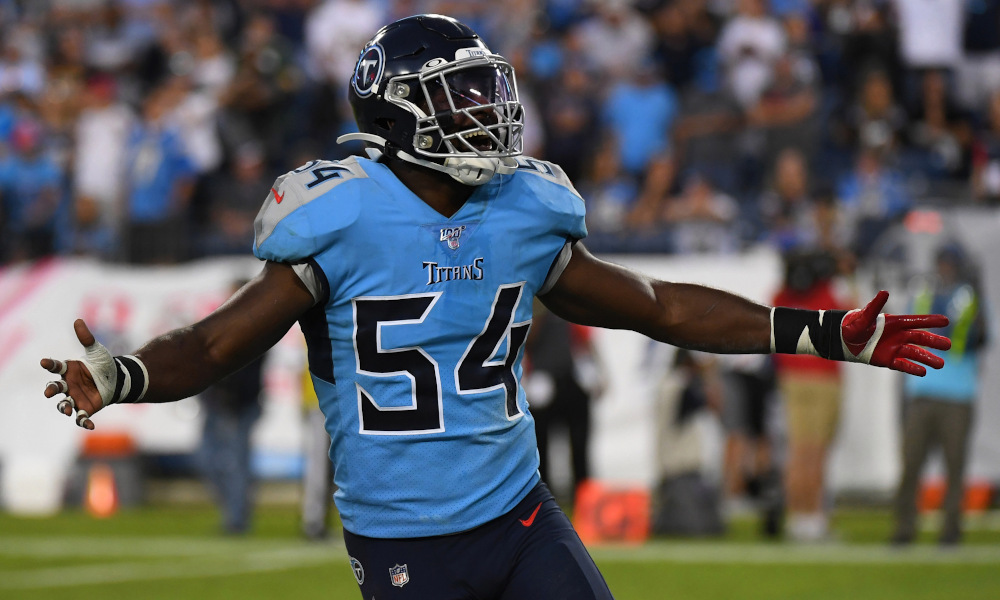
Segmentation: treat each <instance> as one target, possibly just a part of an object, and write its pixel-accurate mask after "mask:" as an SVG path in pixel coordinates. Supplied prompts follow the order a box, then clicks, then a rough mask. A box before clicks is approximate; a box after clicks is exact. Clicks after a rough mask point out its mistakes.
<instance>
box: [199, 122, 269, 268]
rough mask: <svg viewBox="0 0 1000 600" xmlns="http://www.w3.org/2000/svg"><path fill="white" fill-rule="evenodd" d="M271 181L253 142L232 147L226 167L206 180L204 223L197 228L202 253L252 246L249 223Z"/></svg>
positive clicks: (230, 251)
mask: <svg viewBox="0 0 1000 600" xmlns="http://www.w3.org/2000/svg"><path fill="white" fill-rule="evenodd" d="M271 181H273V178H272V174H271V173H269V172H268V171H267V169H266V168H265V163H264V152H263V149H262V148H261V145H260V144H258V143H256V142H247V143H245V144H243V145H242V146H240V147H239V148H237V149H236V152H235V153H234V156H233V158H232V159H231V161H230V167H229V169H227V170H224V171H223V172H221V173H219V174H218V175H216V176H214V177H212V178H211V179H210V180H209V182H208V194H207V196H208V201H209V207H208V215H209V220H208V223H207V226H206V227H204V228H203V229H202V231H201V235H202V244H203V246H202V249H201V251H202V253H203V254H207V255H214V254H246V253H247V249H248V248H251V247H252V246H253V224H254V218H255V217H256V216H257V212H258V211H259V210H260V203H261V202H262V199H261V198H262V196H266V195H267V191H266V190H267V188H268V186H269V185H270V184H271Z"/></svg>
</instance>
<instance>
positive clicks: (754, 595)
mask: <svg viewBox="0 0 1000 600" xmlns="http://www.w3.org/2000/svg"><path fill="white" fill-rule="evenodd" d="M296 519H297V516H296V513H295V510H294V509H293V508H287V507H266V508H261V509H259V510H258V513H257V519H256V522H255V528H254V532H253V533H252V534H251V535H249V536H247V537H245V538H227V537H223V536H220V535H216V533H215V531H216V527H217V516H216V513H215V512H214V510H213V509H211V508H210V507H201V506H193V507H192V506H185V507H154V508H143V509H133V510H126V511H121V512H119V513H118V514H117V515H115V516H114V517H112V518H110V519H104V520H100V519H94V518H92V517H90V516H88V515H86V514H84V513H81V512H70V511H67V512H65V513H63V514H61V515H59V516H56V517H52V518H44V519H31V518H17V517H13V516H10V515H3V514H0V599H3V600H13V599H21V598H24V599H38V600H41V599H57V598H58V599H63V598H65V599H74V600H85V599H90V598H93V599H100V600H107V599H108V598H143V599H158V598H163V599H166V598H170V599H173V598H185V599H187V598H195V599H198V598H205V599H216V598H219V599H222V598H239V599H240V600H253V599H264V598H268V599H270V598H294V599H296V600H309V599H312V598H316V599H319V598H323V599H327V600H328V599H331V598H332V599H339V598H346V599H351V600H354V599H356V598H359V597H360V596H359V595H358V591H357V586H356V585H355V583H354V579H353V576H352V574H351V570H350V568H349V567H348V564H347V559H346V557H347V554H346V552H345V551H344V548H343V543H342V541H340V539H339V537H337V536H334V537H333V538H332V539H331V541H329V542H322V543H316V542H306V541H303V540H301V539H300V538H299V537H298V535H297V520H296ZM834 525H835V528H836V530H837V533H838V536H839V539H838V541H836V542H831V543H827V544H822V545H814V546H804V545H795V544H788V543H777V542H764V541H760V540H758V539H757V538H756V535H755V524H754V523H753V522H752V521H740V522H737V523H735V524H733V526H732V527H731V531H730V533H729V534H728V535H727V536H726V537H725V538H723V539H716V540H708V541H694V540H666V539H657V540H653V541H651V542H649V543H647V544H645V545H643V546H640V547H597V548H593V549H592V552H593V555H594V558H595V560H596V561H597V563H598V564H599V565H600V567H601V569H602V571H603V572H604V574H605V576H606V578H607V580H608V583H609V584H610V586H611V589H612V591H614V593H615V597H616V598H618V599H619V600H629V599H646V598H668V599H670V600H685V599H691V600H716V599H718V600H738V599H747V600H753V599H767V600H782V599H789V600H791V599H795V600H801V599H807V600H823V599H838V600H839V599H851V600H864V599H869V598H870V599H872V600H895V599H899V600H922V599H928V600H931V599H934V600H937V599H949V600H950V599H962V600H977V599H982V600H997V599H1000V515H986V516H982V517H979V518H976V519H972V520H970V523H969V525H970V531H969V533H968V536H967V541H966V543H965V544H964V545H963V546H962V547H960V548H955V549H949V550H944V549H940V548H938V547H937V546H935V545H934V544H933V531H931V530H928V531H925V532H924V535H923V538H922V540H921V543H919V544H917V545H915V546H914V547H912V548H908V549H903V550H898V549H890V548H889V547H887V546H886V545H885V543H884V540H885V539H887V537H888V534H889V516H888V514H887V513H886V512H883V511H875V510H866V511H847V510H841V511H838V513H837V515H836V517H835V522H834Z"/></svg>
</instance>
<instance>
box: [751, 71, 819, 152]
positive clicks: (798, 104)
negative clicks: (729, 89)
mask: <svg viewBox="0 0 1000 600" xmlns="http://www.w3.org/2000/svg"><path fill="white" fill-rule="evenodd" d="M815 77H816V70H815V64H814V63H812V62H810V61H808V60H806V59H805V58H803V57H801V56H793V55H791V54H785V55H784V56H782V57H780V58H779V59H777V61H776V62H775V64H774V74H773V77H772V79H771V81H770V83H768V84H767V86H765V87H764V89H763V91H762V92H761V94H760V97H759V98H758V100H757V102H756V103H754V104H753V106H751V107H750V108H749V110H747V113H746V120H747V128H748V135H759V136H760V137H761V142H762V144H761V145H762V153H761V156H760V159H761V160H760V161H759V162H760V164H763V165H765V166H770V165H772V164H773V162H774V159H775V157H776V156H777V154H778V153H779V152H781V151H782V150H783V149H785V148H796V149H798V150H799V151H800V152H802V153H804V154H805V155H806V156H811V155H812V153H813V150H814V148H815V147H816V145H817V142H818V136H817V133H818V123H817V122H816V119H815V116H816V110H817V108H818V107H819V96H818V95H817V93H816V83H817V82H816V79H815Z"/></svg>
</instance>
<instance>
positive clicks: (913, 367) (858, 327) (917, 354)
mask: <svg viewBox="0 0 1000 600" xmlns="http://www.w3.org/2000/svg"><path fill="white" fill-rule="evenodd" d="M888 299H889V292H887V291H885V290H882V291H881V292H879V293H878V294H876V295H875V298H874V299H873V300H872V301H871V302H869V303H868V305H867V306H865V307H864V308H860V309H856V310H852V311H850V312H849V313H847V315H846V316H845V317H844V320H843V321H841V323H840V336H841V338H842V339H843V341H844V350H845V351H844V358H845V359H846V360H848V361H850V362H862V363H866V364H870V365H875V366H878V367H888V368H890V369H893V370H896V371H902V372H903V373H909V374H910V375H918V376H921V377H922V376H924V375H926V374H927V369H926V368H925V367H923V366H921V365H919V364H917V363H923V364H925V365H927V366H930V367H934V368H935V369H940V368H941V367H943V366H944V359H943V358H941V357H940V356H935V355H934V354H931V353H930V352H928V351H927V350H925V349H924V348H922V347H921V346H926V347H927V348H933V349H935V350H948V349H950V348H951V340H950V339H948V338H946V337H944V336H943V335H937V334H934V333H930V332H929V331H921V330H922V329H924V328H928V327H946V326H947V325H948V317H946V316H944V315H887V314H882V313H881V311H882V307H883V306H885V303H886V301H887V300H888ZM914 361H915V362H914Z"/></svg>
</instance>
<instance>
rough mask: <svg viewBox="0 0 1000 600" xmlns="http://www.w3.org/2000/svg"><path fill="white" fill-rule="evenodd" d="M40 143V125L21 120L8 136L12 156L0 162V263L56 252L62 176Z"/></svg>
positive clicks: (41, 139)
mask: <svg viewBox="0 0 1000 600" xmlns="http://www.w3.org/2000/svg"><path fill="white" fill-rule="evenodd" d="M44 144H45V135H44V132H43V130H42V126H41V124H40V123H39V122H38V121H34V120H27V119H26V120H22V121H20V122H19V123H17V124H16V125H15V126H14V128H13V131H12V132H11V139H10V150H11V151H10V154H9V155H7V156H6V157H0V262H11V261H20V260H31V259H37V258H41V257H44V256H48V255H51V254H52V253H53V252H54V251H55V248H56V243H57V240H56V238H55V234H56V228H57V224H58V223H59V222H60V221H59V217H60V216H61V215H60V207H61V206H63V198H62V187H61V186H62V182H63V181H62V180H63V172H62V171H61V170H60V169H59V167H58V166H57V165H56V163H55V162H54V161H53V160H52V159H51V158H50V157H49V156H48V155H47V154H46V149H45V145H44Z"/></svg>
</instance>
